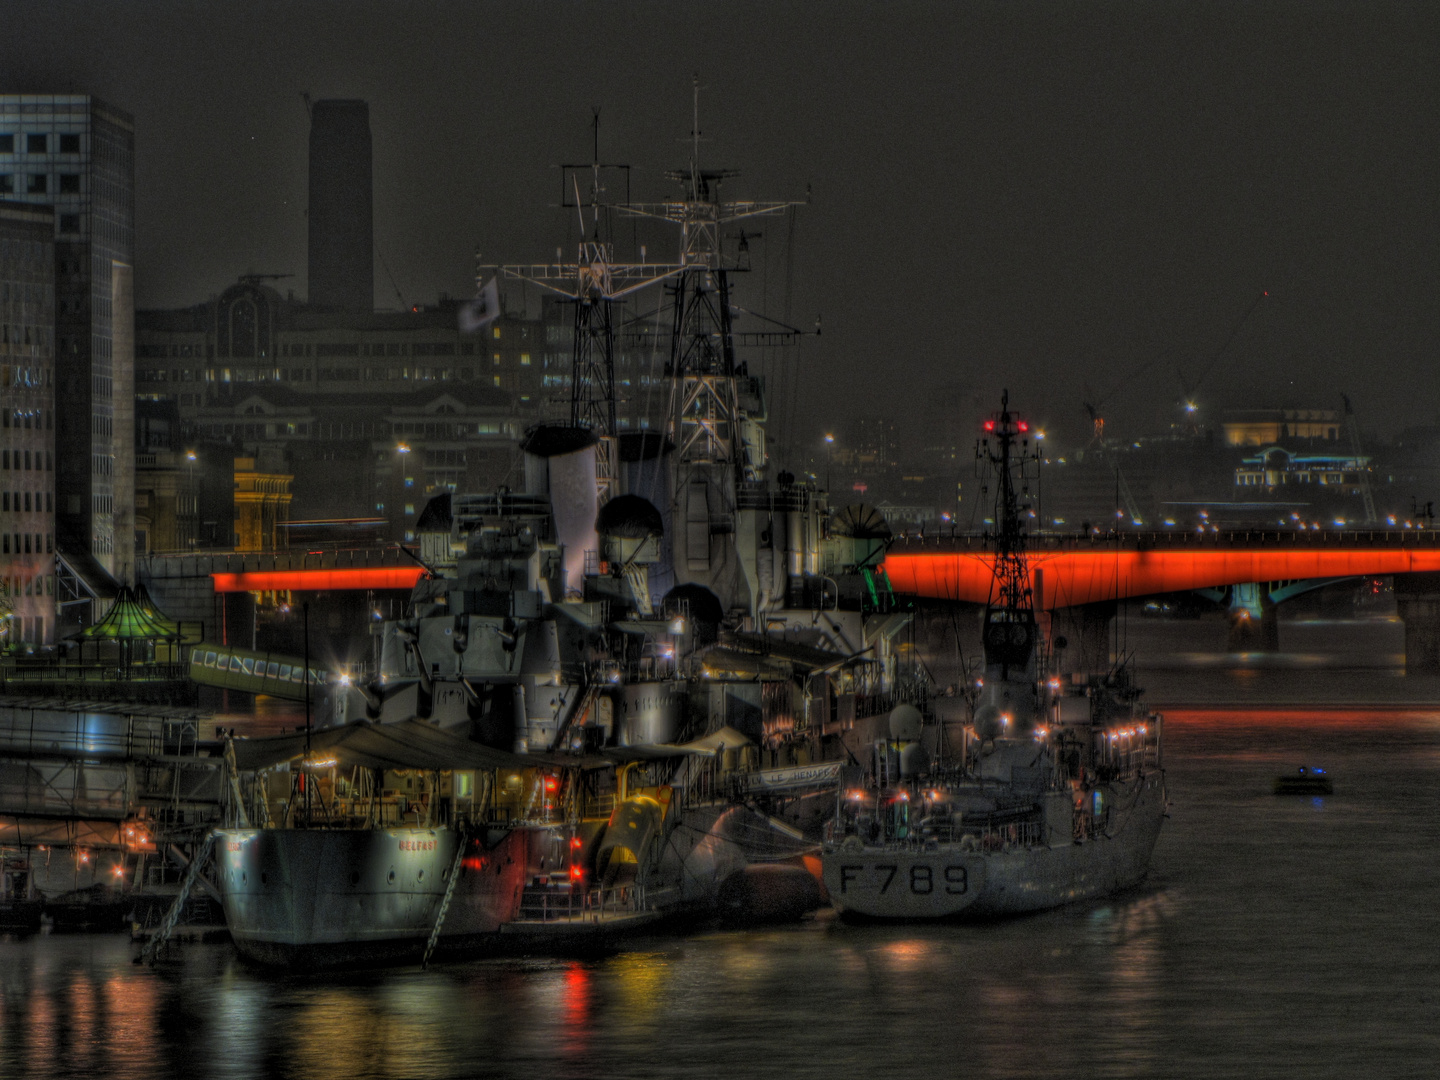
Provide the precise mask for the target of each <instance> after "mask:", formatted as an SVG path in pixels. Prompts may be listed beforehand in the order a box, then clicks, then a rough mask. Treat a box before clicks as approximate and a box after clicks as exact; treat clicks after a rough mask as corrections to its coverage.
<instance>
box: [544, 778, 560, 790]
mask: <svg viewBox="0 0 1440 1080" xmlns="http://www.w3.org/2000/svg"><path fill="white" fill-rule="evenodd" d="M559 789H560V781H559V780H556V779H555V777H553V776H547V777H546V778H545V790H546V791H558V790H559Z"/></svg>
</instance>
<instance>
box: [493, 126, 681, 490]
mask: <svg viewBox="0 0 1440 1080" xmlns="http://www.w3.org/2000/svg"><path fill="white" fill-rule="evenodd" d="M593 130H594V152H593V155H592V158H591V161H590V163H589V164H586V165H561V166H560V170H561V200H560V204H561V206H563V207H565V208H567V209H571V208H573V209H574V210H575V213H576V216H577V218H578V219H579V223H580V241H579V244H578V245H577V250H576V256H575V259H574V261H573V262H571V261H567V260H565V259H564V257H563V255H562V252H561V250H560V249H559V248H557V249H556V252H555V262H553V263H530V264H509V265H493V264H492V265H481V266H479V267H477V285H478V283H479V282H480V281H483V278H484V276H485V275H486V274H487V273H490V274H494V275H495V276H496V277H499V278H504V279H505V280H508V281H518V282H523V283H526V284H530V285H534V286H536V287H537V288H539V289H541V290H542V291H545V292H548V293H550V294H552V295H554V296H557V297H559V298H561V299H562V300H563V301H564V302H566V303H570V304H573V305H574V307H575V317H574V327H573V329H574V336H573V339H572V349H571V365H570V416H569V420H570V424H571V426H573V427H580V428H585V429H586V430H589V431H593V432H594V433H595V434H596V435H597V436H598V437H599V439H600V441H599V444H598V445H597V448H596V450H597V456H596V470H595V471H596V478H595V482H596V486H597V489H598V494H599V498H600V501H601V503H604V501H605V500H606V499H608V498H610V496H611V495H613V494H615V481H616V467H617V462H616V452H615V436H616V435H617V434H618V424H617V420H616V399H615V305H616V303H618V302H620V301H622V300H623V299H624V298H626V297H628V296H630V295H631V294H632V293H637V292H639V291H641V290H642V289H645V288H648V287H650V286H652V285H657V284H659V283H661V282H664V281H666V280H668V279H670V278H672V277H674V276H676V275H677V274H679V273H681V272H682V270H683V269H684V267H683V265H682V264H678V263H652V262H646V261H645V260H644V258H643V250H644V249H643V248H642V249H641V250H642V258H641V261H639V262H623V261H620V260H617V259H616V258H615V245H614V243H613V242H612V241H611V240H609V239H607V238H605V237H603V236H602V224H601V223H602V218H603V217H604V216H605V212H606V211H608V210H610V209H612V207H611V206H609V205H608V204H606V203H605V202H604V201H603V196H604V194H605V190H606V189H605V177H606V176H607V175H608V176H623V177H624V181H625V187H626V198H627V199H628V197H629V175H630V166H628V165H616V164H607V163H603V162H601V160H600V114H599V113H598V112H596V113H595V117H594V128H593ZM585 173H588V174H589V185H588V186H589V191H588V193H586V194H582V192H581V180H580V177H581V176H582V175H583V174H585Z"/></svg>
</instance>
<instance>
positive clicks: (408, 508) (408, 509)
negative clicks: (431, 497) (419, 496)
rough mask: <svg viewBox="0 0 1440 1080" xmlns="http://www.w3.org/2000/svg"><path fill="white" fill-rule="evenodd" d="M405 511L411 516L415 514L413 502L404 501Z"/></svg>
mask: <svg viewBox="0 0 1440 1080" xmlns="http://www.w3.org/2000/svg"><path fill="white" fill-rule="evenodd" d="M405 513H406V514H408V515H409V516H411V517H414V516H415V504H414V503H406V504H405Z"/></svg>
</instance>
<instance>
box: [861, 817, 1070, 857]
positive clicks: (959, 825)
mask: <svg viewBox="0 0 1440 1080" xmlns="http://www.w3.org/2000/svg"><path fill="white" fill-rule="evenodd" d="M1093 824H1094V823H1093V821H1092V822H1091V823H1090V825H1091V827H1088V829H1087V838H1088V837H1089V836H1093V835H1094V834H1095V832H1096V829H1095V828H1094V827H1093ZM847 832H848V833H849V834H850V835H855V836H860V837H861V838H862V839H865V840H866V841H867V843H869V844H871V845H876V846H880V847H884V848H886V849H889V850H896V851H912V850H917V849H919V850H923V849H925V848H928V847H933V846H935V845H937V844H954V843H964V842H965V840H966V838H967V837H969V838H972V840H973V842H974V849H975V850H976V851H1005V850H1008V849H1011V848H1017V847H1020V848H1024V847H1039V846H1042V845H1044V844H1045V843H1046V841H1047V837H1046V835H1045V823H1044V822H1043V821H1011V822H1005V823H1004V824H996V825H989V824H986V825H980V826H978V827H977V826H976V825H973V824H966V823H964V822H955V823H948V824H947V823H930V824H926V823H924V822H921V823H919V824H917V825H916V826H914V827H913V828H910V829H907V830H906V831H905V833H904V835H902V836H872V837H866V836H865V835H864V832H863V831H861V830H856V829H850V830H847Z"/></svg>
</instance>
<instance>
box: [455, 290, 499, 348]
mask: <svg viewBox="0 0 1440 1080" xmlns="http://www.w3.org/2000/svg"><path fill="white" fill-rule="evenodd" d="M499 317H500V287H499V286H498V285H496V284H495V279H494V278H491V279H490V280H489V281H488V282H486V283H485V285H484V286H483V287H482V288H481V290H480V291H479V292H478V293H476V294H475V299H474V300H471V301H470V302H469V303H466V304H461V305H460V332H461V333H462V334H474V333H477V332H479V331H481V330H484V329H485V327H487V326H489V325H490V324H491V323H492V322H494V321H495V320H496V319H498V318H499Z"/></svg>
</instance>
